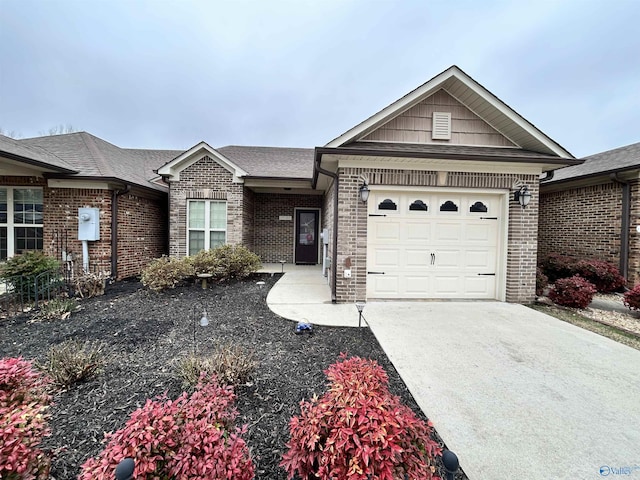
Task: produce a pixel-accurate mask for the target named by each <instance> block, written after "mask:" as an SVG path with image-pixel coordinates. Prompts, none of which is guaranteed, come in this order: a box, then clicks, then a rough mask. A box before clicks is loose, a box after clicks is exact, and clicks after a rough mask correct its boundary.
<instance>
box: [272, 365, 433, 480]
mask: <svg viewBox="0 0 640 480" xmlns="http://www.w3.org/2000/svg"><path fill="white" fill-rule="evenodd" d="M325 373H326V375H327V378H328V379H329V391H328V392H327V393H325V394H324V395H323V396H322V397H321V398H317V397H314V398H313V399H312V400H311V401H309V402H306V401H303V402H301V403H300V410H301V412H300V415H299V416H294V417H293V418H292V419H291V421H290V424H289V431H290V434H291V439H290V440H289V442H288V443H287V448H288V450H287V452H285V454H284V455H283V457H282V462H281V463H280V465H281V466H282V467H284V469H285V470H286V472H287V475H288V478H289V479H292V478H294V477H295V476H296V475H298V477H299V478H300V479H302V480H309V479H312V478H314V479H315V478H319V479H323V480H331V479H338V478H339V479H341V480H342V479H353V480H355V479H357V480H366V479H368V478H375V479H379V480H395V479H404V478H416V479H418V478H419V479H421V480H422V479H432V478H435V477H434V471H435V467H434V466H433V461H434V458H435V457H436V456H439V455H441V454H442V451H441V448H440V446H439V445H438V444H437V443H436V442H435V441H434V440H433V439H432V438H431V434H432V431H433V429H432V426H431V424H430V423H425V422H424V421H422V420H420V419H419V418H418V417H416V415H415V414H414V413H413V412H412V411H411V409H409V408H408V407H407V406H405V405H402V404H401V403H400V399H399V398H398V397H397V396H395V395H392V394H391V393H390V392H389V390H388V377H387V374H386V372H385V371H384V370H383V369H382V367H380V365H378V364H377V363H376V362H375V361H373V360H366V359H362V358H358V357H353V358H349V359H347V358H346V357H345V356H344V355H343V356H342V357H341V359H340V361H339V362H337V363H334V364H333V365H331V366H330V367H329V368H328V369H327V370H326V371H325Z"/></svg>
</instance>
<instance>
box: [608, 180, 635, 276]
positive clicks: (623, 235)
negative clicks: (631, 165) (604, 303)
mask: <svg viewBox="0 0 640 480" xmlns="http://www.w3.org/2000/svg"><path fill="white" fill-rule="evenodd" d="M609 177H610V178H611V180H613V181H614V182H615V183H618V184H620V185H622V220H621V222H620V223H621V226H620V273H621V274H622V276H623V277H624V278H628V277H627V274H628V273H629V272H628V269H629V217H631V185H630V184H629V182H628V181H627V180H622V179H621V178H620V177H619V176H618V173H617V172H616V173H612V174H611V175H610V176H609Z"/></svg>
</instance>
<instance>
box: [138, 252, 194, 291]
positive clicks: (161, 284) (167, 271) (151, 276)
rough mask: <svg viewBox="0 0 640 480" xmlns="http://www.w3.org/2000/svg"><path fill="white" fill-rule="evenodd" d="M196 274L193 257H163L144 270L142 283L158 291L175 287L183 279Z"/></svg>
mask: <svg viewBox="0 0 640 480" xmlns="http://www.w3.org/2000/svg"><path fill="white" fill-rule="evenodd" d="M193 275H194V270H193V265H192V264H191V259H190V258H188V257H186V258H175V257H161V258H158V259H156V260H154V261H152V262H151V263H150V264H149V265H148V266H147V268H145V269H144V270H143V271H142V283H143V285H145V286H147V287H149V288H150V289H151V290H155V291H157V292H159V291H161V290H166V289H168V288H175V287H176V285H178V284H179V283H180V282H181V281H183V280H185V279H187V278H189V277H192V276H193Z"/></svg>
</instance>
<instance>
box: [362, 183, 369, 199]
mask: <svg viewBox="0 0 640 480" xmlns="http://www.w3.org/2000/svg"><path fill="white" fill-rule="evenodd" d="M360 200H362V203H367V200H369V185H367V182H364V183H363V184H362V186H361V187H360Z"/></svg>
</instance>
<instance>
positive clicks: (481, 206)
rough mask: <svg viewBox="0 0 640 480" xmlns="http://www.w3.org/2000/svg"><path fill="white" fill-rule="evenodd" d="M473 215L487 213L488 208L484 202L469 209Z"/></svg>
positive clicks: (477, 203)
mask: <svg viewBox="0 0 640 480" xmlns="http://www.w3.org/2000/svg"><path fill="white" fill-rule="evenodd" d="M469 212H471V213H487V206H486V205H485V204H484V203H482V202H476V203H474V204H473V205H471V206H470V207H469Z"/></svg>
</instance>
